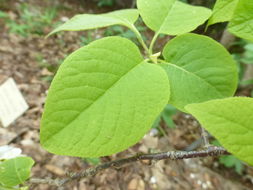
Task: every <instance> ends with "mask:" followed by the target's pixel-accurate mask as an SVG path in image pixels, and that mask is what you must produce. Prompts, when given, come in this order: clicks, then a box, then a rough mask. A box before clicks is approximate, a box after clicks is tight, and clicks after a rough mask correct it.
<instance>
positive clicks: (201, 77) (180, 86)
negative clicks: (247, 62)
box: [161, 34, 237, 111]
mask: <svg viewBox="0 0 253 190" xmlns="http://www.w3.org/2000/svg"><path fill="white" fill-rule="evenodd" d="M163 56H164V58H165V60H166V62H168V63H164V64H161V66H162V67H163V68H164V69H165V70H166V72H167V74H168V77H169V80H170V85H171V98H170V101H169V103H171V104H172V105H174V106H175V107H177V108H178V109H180V110H182V111H185V110H184V106H185V105H187V104H190V103H198V102H203V101H207V100H210V99H214V98H223V97H227V96H232V95H233V94H234V92H235V90H236V87H237V67H236V64H235V62H234V61H233V59H232V57H231V56H230V54H229V53H228V52H227V51H226V49H225V48H224V47H223V46H221V45H220V44H219V43H217V42H216V41H214V40H213V39H211V38H209V37H206V36H202V35H197V34H184V35H181V36H178V37H176V38H174V39H172V40H171V41H169V42H168V43H167V45H166V46H165V48H164V50H163Z"/></svg>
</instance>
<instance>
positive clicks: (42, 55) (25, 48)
mask: <svg viewBox="0 0 253 190" xmlns="http://www.w3.org/2000/svg"><path fill="white" fill-rule="evenodd" d="M1 2H2V4H1ZM46 2H47V3H45V2H43V1H32V0H31V1H28V2H27V3H26V4H27V5H28V7H26V8H23V9H22V8H20V6H21V4H22V3H21V1H14V0H10V1H6V2H4V1H0V10H1V11H2V12H4V13H6V14H7V15H8V17H9V18H8V19H11V20H12V21H10V20H8V19H6V18H5V19H3V18H1V17H0V31H1V32H0V84H1V83H3V82H4V81H5V80H6V79H8V78H9V77H12V78H14V80H15V81H16V83H17V85H18V87H19V89H20V90H21V92H22V94H23V96H24V98H25V99H26V101H27V103H28V104H29V109H28V110H27V111H26V112H25V114H24V115H23V116H21V117H20V118H18V119H17V120H16V121H15V122H14V123H13V124H11V125H10V126H9V127H8V128H3V127H1V126H0V146H2V145H7V144H8V145H13V146H15V147H19V148H21V149H22V150H23V153H24V154H26V155H28V156H31V157H32V158H33V159H34V160H35V163H36V164H35V166H34V167H33V169H32V176H33V177H39V178H46V177H49V178H56V177H64V176H65V173H66V172H78V171H81V170H83V169H85V168H88V167H90V165H89V163H88V162H86V161H85V160H84V159H81V158H74V157H67V156H57V155H53V154H50V153H48V152H47V151H45V150H43V148H42V147H41V146H40V143H39V126H40V118H41V114H42V112H43V105H44V102H45V98H46V94H47V90H48V87H49V85H50V81H51V79H52V77H53V75H54V73H55V72H56V70H57V68H58V66H59V65H60V63H61V62H62V60H63V59H64V58H65V57H66V56H67V55H68V54H69V53H71V52H73V51H74V50H76V49H78V48H79V47H81V46H82V45H83V44H82V43H87V42H88V41H89V40H90V39H89V38H88V37H85V36H87V35H90V33H87V32H68V33H62V34H59V35H55V36H52V37H50V38H47V39H45V38H44V35H41V34H40V35H38V34H35V33H36V32H37V33H38V32H42V33H43V34H46V33H48V32H49V31H51V30H52V28H53V27H54V25H49V24H47V25H46V24H45V26H44V27H43V29H42V31H36V32H34V30H35V28H34V27H36V26H38V25H39V24H40V21H36V22H39V24H37V25H36V24H35V25H32V26H31V28H30V29H27V30H24V31H25V32H27V31H28V32H27V35H25V34H22V30H23V29H22V28H18V27H19V26H20V25H19V24H20V23H23V22H26V20H25V19H27V18H24V17H22V13H24V12H22V11H24V9H26V10H31V9H36V8H38V7H39V10H40V11H43V10H45V9H47V8H48V7H50V6H58V7H61V8H62V9H61V10H60V11H59V10H57V16H56V17H55V18H53V21H54V22H55V23H56V22H57V21H58V20H61V21H64V20H66V18H70V17H71V16H73V15H74V14H76V13H84V12H86V13H87V12H90V13H91V12H94V10H96V11H95V12H103V11H105V9H99V8H97V6H96V5H95V4H94V3H93V4H92V3H89V4H87V3H86V4H84V5H81V4H80V2H79V1H74V2H71V1H66V0H65V1H63V0H58V1H54V3H53V4H52V2H50V1H46ZM78 2H79V3H78ZM25 14H27V15H26V16H27V17H29V13H25ZM23 16H24V15H23ZM30 17H31V16H30ZM27 22H28V23H30V21H29V18H28V21H27ZM32 22H33V21H32ZM15 23H16V25H17V26H15ZM30 24H31V23H30ZM15 27H16V28H15ZM11 30H13V31H14V32H11ZM15 31H19V32H15ZM20 31H21V32H20ZM102 34H103V30H96V31H95V32H93V33H92V34H91V36H90V37H91V38H99V37H101V36H102ZM80 42H82V43H80ZM241 93H246V95H247V94H248V91H247V89H246V90H243V91H242V92H241ZM173 120H174V122H175V124H176V125H175V128H169V127H167V126H166V125H165V123H164V122H161V123H160V124H161V126H160V128H161V129H162V130H163V135H161V134H158V135H154V134H153V133H152V132H149V133H147V134H146V135H145V137H144V138H143V140H142V141H141V142H139V143H138V144H137V145H135V146H133V147H131V148H129V149H128V150H126V151H124V152H121V153H119V154H117V155H112V156H110V157H103V158H101V162H105V161H110V160H115V159H119V158H123V157H127V156H130V155H134V154H135V153H136V152H150V151H154V150H155V151H168V150H184V149H185V148H186V147H188V146H189V145H190V144H191V143H193V142H196V141H198V140H199V139H200V126H199V124H198V123H197V122H196V121H195V120H194V119H193V118H192V117H191V116H189V115H187V114H184V113H180V112H178V113H177V114H175V115H174V116H173ZM31 189H33V190H53V189H57V188H56V187H52V186H49V185H45V184H41V185H34V186H32V187H31ZM62 189H66V190H67V189H73V190H95V189H96V190H156V189H157V190H192V189H194V190H202V189H207V190H218V189H219V190H244V189H253V168H252V167H249V166H246V165H244V170H243V172H242V174H241V175H240V174H238V173H237V172H236V171H235V170H234V168H226V167H225V166H224V165H223V164H221V163H220V162H219V159H218V158H203V159H198V158H196V159H188V160H180V161H171V160H163V161H159V162H156V163H146V162H138V163H132V164H130V165H129V166H128V167H124V168H121V169H108V170H105V171H103V172H101V173H99V174H98V175H96V176H95V177H91V178H85V179H82V180H80V181H73V182H71V183H69V184H67V185H66V186H65V187H63V188H62Z"/></svg>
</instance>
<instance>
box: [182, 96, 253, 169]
mask: <svg viewBox="0 0 253 190" xmlns="http://www.w3.org/2000/svg"><path fill="white" fill-rule="evenodd" d="M185 109H186V110H187V111H189V112H190V113H191V114H192V115H193V116H195V117H196V118H197V119H198V120H199V121H200V123H201V124H202V125H203V127H204V128H205V129H207V130H208V131H209V132H210V133H211V134H212V135H213V136H214V137H216V138H217V139H218V140H219V142H220V143H221V144H222V146H224V147H225V148H226V149H227V150H228V151H229V152H231V153H232V154H234V155H235V156H237V157H238V158H239V159H241V160H243V161H245V162H248V163H249V164H251V165H253V141H252V139H253V99H252V98H246V97H235V98H226V99H221V100H211V101H208V102H204V103H199V104H190V105H187V106H186V108H185Z"/></svg>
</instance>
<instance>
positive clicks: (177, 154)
mask: <svg viewBox="0 0 253 190" xmlns="http://www.w3.org/2000/svg"><path fill="white" fill-rule="evenodd" d="M228 154H230V153H229V152H228V151H227V150H225V149H224V148H222V147H217V146H208V147H206V148H205V149H203V150H197V151H169V152H161V153H153V154H136V155H135V156H132V157H128V158H123V159H119V160H115V161H111V162H106V163H103V164H100V165H98V166H95V167H91V168H88V169H86V170H84V171H82V172H79V173H72V174H69V176H68V177H66V178H63V179H38V178H31V179H30V180H29V183H30V184H49V185H55V186H62V185H64V184H66V183H68V182H70V181H73V180H79V179H81V178H85V177H91V176H94V175H96V174H98V173H99V172H101V171H103V170H105V169H108V168H115V169H118V168H121V167H123V166H125V165H126V164H129V163H132V162H137V161H141V160H150V161H158V160H165V159H171V160H181V159H188V158H201V157H208V156H221V155H228Z"/></svg>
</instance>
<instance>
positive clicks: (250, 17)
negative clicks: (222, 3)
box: [228, 0, 253, 41]
mask: <svg viewBox="0 0 253 190" xmlns="http://www.w3.org/2000/svg"><path fill="white" fill-rule="evenodd" d="M228 30H229V31H230V32H231V33H233V34H234V35H236V36H238V37H240V38H244V39H247V40H250V41H253V1H252V0H240V1H239V3H238V4H237V7H236V9H235V12H234V15H233V18H232V20H231V21H230V23H229V25H228Z"/></svg>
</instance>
